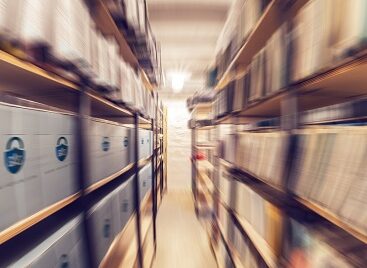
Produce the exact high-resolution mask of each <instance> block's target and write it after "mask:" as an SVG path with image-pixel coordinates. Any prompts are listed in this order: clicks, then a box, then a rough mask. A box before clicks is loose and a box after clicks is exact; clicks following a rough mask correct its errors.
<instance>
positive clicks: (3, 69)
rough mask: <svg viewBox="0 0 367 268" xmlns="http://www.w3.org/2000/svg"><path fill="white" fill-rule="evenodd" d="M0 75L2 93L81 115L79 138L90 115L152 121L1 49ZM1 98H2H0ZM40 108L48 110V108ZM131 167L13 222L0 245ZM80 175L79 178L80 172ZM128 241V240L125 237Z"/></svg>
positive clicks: (142, 124) (146, 124) (131, 123)
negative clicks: (86, 107)
mask: <svg viewBox="0 0 367 268" xmlns="http://www.w3.org/2000/svg"><path fill="white" fill-rule="evenodd" d="M0 74H1V77H2V79H1V82H0V92H1V94H4V96H6V95H9V96H13V97H16V98H20V99H22V98H24V99H25V100H27V101H35V102H36V103H34V105H35V107H36V106H37V105H38V104H37V103H40V105H38V106H40V107H41V106H42V105H44V106H45V107H46V106H47V107H50V109H51V108H52V107H55V108H58V109H61V110H60V111H59V110H57V109H56V110H55V111H56V112H61V113H67V114H71V115H75V116H77V115H81V117H80V118H82V119H80V120H78V126H79V127H80V129H79V130H78V131H80V132H79V134H78V135H79V136H80V137H83V136H84V135H85V134H86V132H84V131H85V129H84V127H83V126H81V125H83V124H81V122H82V121H84V120H87V119H89V118H92V117H96V118H99V119H102V120H103V119H104V120H110V121H114V122H118V123H121V124H123V125H128V127H136V128H137V129H138V128H144V129H149V130H150V129H152V120H148V119H145V118H143V117H142V116H140V115H138V116H137V118H138V120H137V121H135V119H134V117H136V112H135V111H133V110H131V109H130V108H127V107H124V106H119V105H117V104H115V103H113V102H111V101H109V100H107V99H105V98H103V97H102V96H100V95H99V94H98V93H97V92H95V91H93V90H92V89H90V88H88V86H84V88H83V85H81V84H80V83H79V82H75V81H74V80H73V79H70V77H68V78H65V77H63V76H60V75H59V73H58V72H57V73H54V72H51V71H48V70H45V69H43V68H41V67H38V66H36V65H35V64H33V63H30V62H28V61H25V60H23V59H19V58H17V57H15V56H13V55H10V54H8V53H6V52H4V51H0ZM77 80H78V79H76V81H77ZM83 98H84V99H88V101H87V102H84V103H82V102H81V99H83ZM2 101H3V100H2ZM4 101H6V100H5V99H4ZM36 104H37V105H36ZM27 105H28V103H27ZM30 105H31V107H33V104H32V103H30ZM83 105H84V106H83ZM85 105H87V106H89V107H90V113H88V112H87V113H85V111H84V112H83V111H81V110H80V108H81V107H82V108H85ZM38 106H37V107H38ZM42 107H43V106H42ZM37 109H38V108H37ZM40 109H45V110H47V111H48V108H40ZM51 110H52V109H51ZM52 111H53V110H52ZM79 146H80V148H79V149H78V151H79V152H80V151H82V147H83V146H82V142H81V143H80V144H79ZM79 157H80V160H81V162H84V160H85V159H84V158H83V157H81V156H78V158H79ZM152 158H153V156H149V157H147V158H145V159H141V160H140V161H139V163H138V164H137V166H138V168H142V167H143V166H145V165H146V164H148V163H149V162H150V161H152ZM81 166H83V164H81ZM134 166H135V163H131V164H129V165H128V166H126V167H124V168H123V169H121V170H120V171H118V172H116V173H114V174H112V175H111V176H108V177H107V178H104V179H102V180H101V181H99V182H97V183H96V184H94V185H92V186H90V187H87V188H82V191H80V192H78V193H76V194H74V195H72V196H69V197H67V198H64V199H63V200H61V201H58V202H56V203H55V204H53V205H50V206H48V207H47V208H45V209H42V210H40V211H39V212H37V213H35V214H33V215H32V216H29V217H27V218H25V219H23V220H21V221H19V222H17V223H15V224H13V225H12V226H10V227H9V228H7V229H5V230H3V231H2V232H1V233H0V245H3V244H7V245H8V244H9V243H10V242H9V241H10V240H12V239H15V238H17V237H18V236H22V237H23V233H26V232H25V231H28V230H30V229H31V227H34V226H36V225H37V226H38V225H39V224H41V222H43V221H45V220H46V219H47V218H49V217H50V216H52V215H54V214H56V212H59V211H61V210H62V209H64V208H66V207H69V206H71V205H72V204H74V203H76V202H77V201H78V200H81V199H83V198H84V196H85V195H91V194H92V193H93V192H95V191H96V190H98V189H100V188H101V187H103V186H105V185H107V184H109V183H111V182H112V181H114V180H115V179H116V178H118V177H121V176H123V175H125V174H127V173H129V172H132V171H133V168H134ZM81 169H82V168H81ZM79 175H80V173H79ZM81 176H82V177H83V176H84V175H81ZM83 180H84V179H83ZM155 180H156V179H155ZM135 217H136V215H135ZM131 221H132V220H130V222H131ZM134 223H135V222H134ZM130 225H131V224H130ZM133 225H134V224H133ZM135 228H136V224H135V225H134V229H133V233H132V235H134V234H135V233H136V229H135ZM29 232H31V231H29ZM45 232H47V230H45ZM124 233H126V232H124ZM26 236H27V235H26ZM129 241H131V239H129ZM8 242H9V243H8ZM102 266H103V264H102ZM106 267H108V266H106Z"/></svg>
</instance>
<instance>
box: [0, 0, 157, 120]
mask: <svg viewBox="0 0 367 268" xmlns="http://www.w3.org/2000/svg"><path fill="white" fill-rule="evenodd" d="M4 36H5V37H6V38H9V36H10V38H11V39H15V40H20V42H21V43H24V44H25V46H26V47H29V46H35V45H36V46H37V45H38V46H39V45H42V46H47V47H49V50H50V51H51V53H52V54H53V55H54V56H56V57H57V58H59V59H61V60H66V61H71V62H73V63H74V64H75V65H77V66H78V67H79V69H80V70H81V71H83V72H85V74H86V75H87V76H89V77H90V78H91V79H92V80H93V81H94V82H95V83H96V84H97V85H100V86H103V87H105V88H108V93H107V94H106V96H107V97H108V98H110V99H112V100H114V101H116V102H123V103H126V104H129V105H131V106H134V107H136V108H137V109H138V110H139V111H141V112H142V113H143V114H144V115H147V116H150V117H151V118H153V117H154V105H153V99H152V96H151V95H150V94H149V93H148V92H147V90H146V89H145V86H144V84H143V82H142V80H141V78H140V74H139V73H136V72H135V71H134V70H133V69H132V67H131V66H130V65H129V64H127V63H126V62H125V61H124V60H123V58H122V57H121V56H120V51H119V46H118V44H117V42H116V40H115V39H114V38H106V37H104V36H103V35H102V34H101V33H100V32H99V31H98V30H97V28H96V26H95V25H94V22H93V20H92V18H91V15H90V14H89V11H88V8H87V7H86V6H85V4H84V2H83V1H81V0H56V1H55V0H46V1H44V0H42V1H41V0H36V1H29V0H1V1H0V37H2V38H4Z"/></svg>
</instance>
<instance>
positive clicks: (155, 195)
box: [151, 119, 157, 251]
mask: <svg viewBox="0 0 367 268" xmlns="http://www.w3.org/2000/svg"><path fill="white" fill-rule="evenodd" d="M151 124H152V132H153V135H152V136H153V140H152V146H153V155H152V159H151V161H152V202H153V206H152V210H153V211H152V212H153V241H154V251H155V250H156V248H157V229H156V219H157V188H156V181H157V178H156V151H155V140H156V137H155V136H156V134H155V126H154V124H155V120H154V119H152V120H151Z"/></svg>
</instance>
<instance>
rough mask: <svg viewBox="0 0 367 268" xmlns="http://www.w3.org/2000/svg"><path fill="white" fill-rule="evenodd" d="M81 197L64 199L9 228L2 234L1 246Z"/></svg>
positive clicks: (74, 195) (77, 195)
mask: <svg viewBox="0 0 367 268" xmlns="http://www.w3.org/2000/svg"><path fill="white" fill-rule="evenodd" d="M80 196H81V192H78V193H75V194H73V195H71V196H69V197H66V198H64V199H63V200H61V201H59V202H56V203H55V204H52V205H50V206H48V207H46V208H44V209H42V210H40V211H38V212H37V213H35V214H33V215H32V216H30V217H28V218H25V219H24V220H21V221H19V222H17V223H15V224H13V225H12V226H10V227H9V228H7V229H5V230H4V231H2V232H0V245H1V244H3V243H5V242H6V241H8V240H10V239H12V238H13V237H15V236H17V235H19V234H20V233H22V232H24V231H25V230H27V229H29V228H31V227H32V226H34V225H35V224H37V223H39V222H40V221H42V220H44V219H46V218H47V217H49V216H51V215H52V214H54V213H55V212H57V211H59V210H61V209H62V208H64V207H66V206H68V205H70V204H71V203H73V202H75V201H76V200H77V199H78V198H79V197H80Z"/></svg>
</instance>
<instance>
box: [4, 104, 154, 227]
mask: <svg viewBox="0 0 367 268" xmlns="http://www.w3.org/2000/svg"><path fill="white" fill-rule="evenodd" d="M0 118H1V122H2V128H1V130H0V137H1V138H0V143H1V148H2V150H3V153H1V154H0V162H1V163H2V165H1V167H0V199H1V200H2V202H0V213H1V214H2V215H3V216H2V217H1V218H0V230H4V229H6V228H8V227H10V226H11V225H13V224H15V223H16V222H18V221H20V220H22V219H25V218H27V217H29V216H31V215H33V214H35V213H36V212H38V211H40V210H42V209H44V208H46V207H48V206H50V205H52V204H55V203H56V202H58V201H61V200H63V199H65V198H67V197H70V196H71V195H73V194H75V193H76V192H77V191H78V178H77V177H76V176H77V166H78V160H77V150H78V145H77V143H76V137H75V134H76V118H75V116H73V115H71V114H66V113H60V112H53V111H46V110H38V109H35V108H29V107H23V106H13V105H10V104H4V103H2V104H1V105H0ZM133 131H134V129H130V128H127V127H123V126H121V125H118V124H116V123H113V122H109V121H104V120H100V119H96V118H91V119H90V120H89V132H88V136H87V145H88V148H87V150H88V154H87V163H88V176H87V178H88V181H87V184H88V186H90V185H92V184H94V183H96V182H98V181H99V180H101V179H104V178H106V177H108V176H111V175H113V174H115V173H116V172H118V171H120V170H121V169H123V168H124V167H126V166H127V165H128V164H129V163H132V162H133V161H134V160H135V158H134V142H135V139H134V138H133V136H134V135H133ZM139 131H140V135H139V136H140V141H139V155H140V159H142V158H146V157H148V156H150V155H151V154H152V135H153V134H152V131H150V130H143V129H141V130H139Z"/></svg>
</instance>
